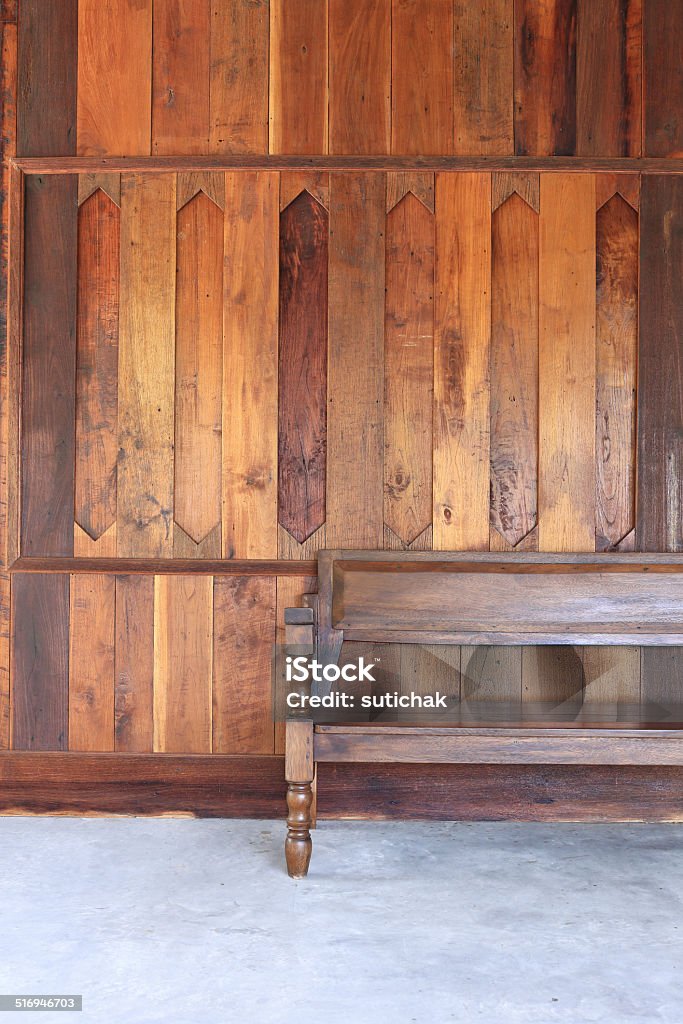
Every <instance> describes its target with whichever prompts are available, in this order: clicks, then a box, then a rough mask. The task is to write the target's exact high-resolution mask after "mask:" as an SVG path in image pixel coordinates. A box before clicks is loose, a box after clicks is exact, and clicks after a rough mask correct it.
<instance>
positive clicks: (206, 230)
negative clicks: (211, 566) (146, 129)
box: [174, 192, 224, 555]
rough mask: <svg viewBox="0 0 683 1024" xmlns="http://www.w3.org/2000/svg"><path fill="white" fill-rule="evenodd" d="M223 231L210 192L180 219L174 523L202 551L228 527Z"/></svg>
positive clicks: (191, 204)
mask: <svg viewBox="0 0 683 1024" xmlns="http://www.w3.org/2000/svg"><path fill="white" fill-rule="evenodd" d="M223 230H224V226H223V213H222V211H221V210H220V209H219V208H218V207H217V206H216V204H215V203H214V202H212V200H211V199H209V198H208V197H207V196H206V194H205V193H204V192H198V193H197V195H196V196H195V197H194V198H193V199H191V200H190V201H189V203H187V204H186V205H185V206H183V208H182V209H181V210H180V211H179V212H178V221H177V242H176V305H175V351H176V357H175V358H176V364H175V485H174V503H175V504H174V519H175V522H176V524H177V525H178V526H179V527H180V528H181V529H182V530H183V531H184V533H185V534H187V536H188V537H190V538H191V540H193V541H194V542H195V544H199V543H200V542H201V541H203V540H204V539H205V538H206V537H207V536H208V534H209V533H211V531H212V530H214V529H216V528H218V529H219V532H220V522H221V459H222V447H221V430H222V425H221V419H222V402H221V389H222V384H223V380H222V374H223ZM218 554H219V555H220V541H219V547H218Z"/></svg>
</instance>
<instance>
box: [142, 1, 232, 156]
mask: <svg viewBox="0 0 683 1024" xmlns="http://www.w3.org/2000/svg"><path fill="white" fill-rule="evenodd" d="M229 6H233V5H229ZM210 11H211V0H155V3H154V7H153V27H152V39H153V53H152V152H153V153H160V154H171V153H208V151H209V91H210V81H211V79H210V75H209V64H210V49H211V34H210V30H209V26H210V23H211V22H210Z"/></svg>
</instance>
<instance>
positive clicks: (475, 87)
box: [453, 0, 515, 156]
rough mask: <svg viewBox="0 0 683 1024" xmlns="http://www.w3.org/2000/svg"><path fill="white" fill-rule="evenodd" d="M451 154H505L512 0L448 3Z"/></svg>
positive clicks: (509, 145)
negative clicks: (451, 68) (451, 67)
mask: <svg viewBox="0 0 683 1024" xmlns="http://www.w3.org/2000/svg"><path fill="white" fill-rule="evenodd" d="M453 18H454V47H453V50H454V82H453V86H454V93H453V95H454V111H453V114H454V123H455V146H454V150H453V151H454V153H456V154H457V155H458V156H506V155H512V154H513V153H514V151H515V143H514V132H513V92H514V89H513V63H514V60H513V55H514V39H513V26H514V14H513V0H492V2H489V3H486V4H473V3H470V2H469V0H455V2H454V12H453Z"/></svg>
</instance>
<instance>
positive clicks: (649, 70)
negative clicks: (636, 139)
mask: <svg viewBox="0 0 683 1024" xmlns="http://www.w3.org/2000/svg"><path fill="white" fill-rule="evenodd" d="M643 63H644V71H643V73H644V76H645V82H644V89H643V92H644V96H645V112H644V113H645V139H644V147H643V150H644V151H643V156H681V155H683V5H682V4H680V3H671V2H670V0H645V7H644V10H643Z"/></svg>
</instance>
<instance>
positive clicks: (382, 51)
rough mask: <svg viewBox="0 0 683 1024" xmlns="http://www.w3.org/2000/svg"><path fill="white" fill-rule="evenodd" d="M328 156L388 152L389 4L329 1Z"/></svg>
mask: <svg viewBox="0 0 683 1024" xmlns="http://www.w3.org/2000/svg"><path fill="white" fill-rule="evenodd" d="M329 46H330V57H329V88H330V115H329V116H330V129H329V130H330V153H356V154H357V153H388V152H389V151H390V147H391V0H329Z"/></svg>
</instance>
